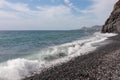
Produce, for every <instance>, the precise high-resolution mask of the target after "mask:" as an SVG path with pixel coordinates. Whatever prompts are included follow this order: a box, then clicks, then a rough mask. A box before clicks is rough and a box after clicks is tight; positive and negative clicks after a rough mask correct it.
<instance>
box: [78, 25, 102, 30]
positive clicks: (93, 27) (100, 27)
mask: <svg viewBox="0 0 120 80" xmlns="http://www.w3.org/2000/svg"><path fill="white" fill-rule="evenodd" d="M101 29H102V26H99V25H95V26H92V27H82V28H81V29H80V30H101Z"/></svg>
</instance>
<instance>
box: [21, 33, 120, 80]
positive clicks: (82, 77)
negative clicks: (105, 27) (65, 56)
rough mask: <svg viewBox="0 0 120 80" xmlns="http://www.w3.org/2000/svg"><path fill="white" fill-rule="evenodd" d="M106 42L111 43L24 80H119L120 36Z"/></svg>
mask: <svg viewBox="0 0 120 80" xmlns="http://www.w3.org/2000/svg"><path fill="white" fill-rule="evenodd" d="M106 41H111V43H109V44H106V45H104V46H101V47H99V48H97V49H96V50H95V51H92V52H90V53H89V54H87V55H82V56H78V57H76V58H74V59H72V60H70V61H68V62H67V63H63V64H61V65H58V66H54V67H51V68H49V69H46V70H44V71H42V72H41V73H40V74H36V75H34V76H31V77H29V78H25V79H23V80H97V79H100V80H101V79H102V80H108V79H109V80H110V79H111V80H115V79H116V80H118V79H120V78H119V77H120V71H119V69H120V58H119V57H120V54H119V53H120V35H117V36H113V37H110V38H108V39H107V40H106Z"/></svg>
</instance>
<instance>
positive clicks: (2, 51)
mask: <svg viewBox="0 0 120 80" xmlns="http://www.w3.org/2000/svg"><path fill="white" fill-rule="evenodd" d="M94 32H95V31H82V30H73V31H0V62H3V61H7V60H10V59H15V58H19V57H20V58H21V57H24V56H27V55H30V54H34V53H37V52H39V51H40V50H42V49H44V48H47V47H49V46H55V45H60V44H64V43H67V42H72V41H74V40H78V39H82V38H83V37H85V36H90V35H92V34H93V33H94Z"/></svg>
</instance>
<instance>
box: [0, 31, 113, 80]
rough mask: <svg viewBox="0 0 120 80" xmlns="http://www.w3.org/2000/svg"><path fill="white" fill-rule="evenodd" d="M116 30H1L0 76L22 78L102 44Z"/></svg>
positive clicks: (13, 79) (5, 79)
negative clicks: (109, 31) (111, 31)
mask: <svg viewBox="0 0 120 80" xmlns="http://www.w3.org/2000/svg"><path fill="white" fill-rule="evenodd" d="M114 35H115V34H101V33H100V32H99V31H95V30H94V31H93V30H88V31H84V30H70V31H0V80H21V79H22V78H25V77H29V76H31V75H34V74H36V73H40V71H41V70H42V69H44V68H48V67H50V66H52V65H57V64H59V63H63V62H66V61H69V60H70V59H72V58H74V57H76V56H81V55H84V54H87V53H89V52H90V51H93V50H95V49H96V48H97V47H99V46H101V43H100V42H102V41H104V40H105V39H107V38H108V37H110V36H114Z"/></svg>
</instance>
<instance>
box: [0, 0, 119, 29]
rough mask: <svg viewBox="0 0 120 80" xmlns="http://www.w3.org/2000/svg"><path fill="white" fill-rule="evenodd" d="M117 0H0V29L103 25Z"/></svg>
mask: <svg viewBox="0 0 120 80" xmlns="http://www.w3.org/2000/svg"><path fill="white" fill-rule="evenodd" d="M116 1H117V0H110V1H108V0H84V1H83V0H47V1H46V0H19V1H18V0H0V30H74V29H80V28H81V27H83V26H86V27H90V26H94V25H103V24H104V23H105V20H106V19H107V18H108V16H109V15H110V13H111V11H112V9H113V6H114V4H115V2H116Z"/></svg>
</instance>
